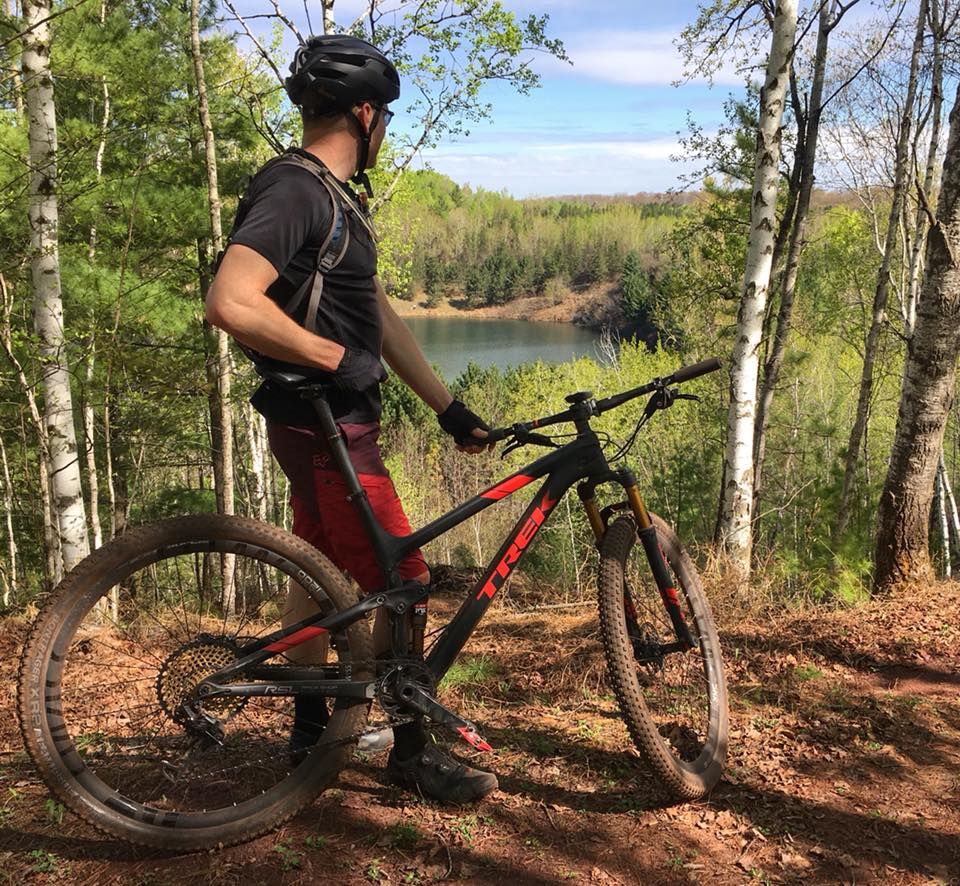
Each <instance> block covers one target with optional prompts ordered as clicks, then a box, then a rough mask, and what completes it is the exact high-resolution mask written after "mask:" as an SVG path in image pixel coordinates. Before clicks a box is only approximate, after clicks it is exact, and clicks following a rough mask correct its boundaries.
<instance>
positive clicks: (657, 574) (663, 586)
mask: <svg viewBox="0 0 960 886" xmlns="http://www.w3.org/2000/svg"><path fill="white" fill-rule="evenodd" d="M622 473H623V481H624V482H623V485H624V488H625V490H626V493H627V502H628V504H629V505H630V510H631V511H632V513H633V518H634V520H635V521H636V524H637V536H638V537H639V539H640V544H642V545H643V550H644V553H645V554H646V555H647V562H648V563H649V564H650V571H651V572H653V579H654V581H655V582H656V583H657V590H659V591H660V599H661V600H662V601H663V605H664V608H665V609H666V610H667V615H669V616H670V622H671V624H672V625H673V631H674V633H675V634H676V635H677V640H679V641H680V645H681V646H682V647H683V648H684V649H693V648H694V647H695V646H696V645H697V643H696V641H695V640H694V639H693V635H692V634H691V633H690V627H689V625H688V624H687V620H686V619H685V618H684V616H683V610H682V609H681V607H680V595H679V593H678V591H677V588H676V586H675V585H674V583H673V579H672V578H671V576H670V570H669V568H668V567H667V561H666V557H664V554H663V551H662V550H661V549H660V544H659V543H658V542H657V530H656V527H655V526H654V525H653V521H652V520H651V519H650V514H649V512H648V511H647V506H646V505H645V504H644V501H643V497H642V496H641V495H640V490H639V489H638V488H637V482H636V478H635V477H634V476H633V472H632V471H629V470H626V471H623V472H622ZM577 491H578V492H579V494H580V500H581V501H582V502H583V506H584V509H585V510H586V512H587V519H588V520H589V522H590V528H591V529H592V530H593V534H594V536H596V539H597V542H598V543H599V542H600V540H601V538H602V537H603V534H604V532H606V526H605V525H604V521H603V517H602V516H601V514H600V510H599V508H598V507H597V502H596V499H595V498H594V491H593V489H592V488H591V487H590V486H589V485H588V484H584V485H582V486H581V487H580V488H579V489H578V490H577Z"/></svg>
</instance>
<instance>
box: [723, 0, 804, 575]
mask: <svg viewBox="0 0 960 886" xmlns="http://www.w3.org/2000/svg"><path fill="white" fill-rule="evenodd" d="M796 30H797V0H780V2H778V3H777V10H776V14H775V16H774V22H773V37H772V40H771V44H770V56H769V58H768V59H767V72H766V77H765V80H764V85H763V89H762V90H761V92H760V116H759V127H758V129H757V155H756V168H755V172H754V179H753V200H752V203H751V211H750V243H749V246H748V248H747V263H746V271H745V273H744V282H743V292H742V295H741V299H740V311H739V314H738V316H737V338H736V343H735V345H734V350H733V357H732V360H731V366H730V409H729V413H728V416H727V446H726V453H725V456H724V489H723V505H722V511H721V516H720V533H719V535H720V542H721V544H722V545H723V546H724V547H725V548H726V550H727V551H728V552H729V553H730V554H731V556H732V557H733V559H734V561H735V562H736V563H737V565H738V566H739V567H740V569H741V572H742V574H743V575H744V576H746V575H748V574H749V572H750V553H751V548H752V541H753V536H752V530H751V518H752V511H753V435H754V426H755V420H756V409H757V376H758V367H759V347H760V339H761V333H762V330H763V315H764V311H765V309H766V304H767V290H768V289H769V286H770V271H771V266H772V261H773V244H774V232H775V230H776V204H777V185H778V164H779V161H780V124H781V121H782V120H783V106H784V99H785V97H786V91H787V84H788V80H789V68H790V57H791V54H792V52H793V41H794V36H795V34H796Z"/></svg>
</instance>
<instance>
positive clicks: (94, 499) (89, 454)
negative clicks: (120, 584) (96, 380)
mask: <svg viewBox="0 0 960 886" xmlns="http://www.w3.org/2000/svg"><path fill="white" fill-rule="evenodd" d="M93 235H94V229H92V228H91V237H93ZM95 360H96V352H95V350H94V345H93V344H92V343H91V345H90V356H89V358H88V359H87V374H86V381H87V386H86V402H85V403H84V404H83V442H84V446H83V448H84V454H85V455H86V460H87V487H88V489H89V491H90V528H91V529H92V530H93V547H94V550H96V549H97V548H99V547H100V546H101V545H102V544H103V529H102V527H101V525H100V481H99V478H98V476H97V450H96V442H95V436H96V421H95V419H94V415H93V403H92V402H91V401H90V392H91V391H92V390H93V364H94V361H95Z"/></svg>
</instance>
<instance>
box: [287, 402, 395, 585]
mask: <svg viewBox="0 0 960 886" xmlns="http://www.w3.org/2000/svg"><path fill="white" fill-rule="evenodd" d="M300 396H301V397H303V398H304V399H305V400H309V401H310V403H311V404H312V405H313V408H314V409H315V410H316V413H317V415H318V416H319V418H320V429H321V430H322V431H323V436H324V437H325V438H326V441H327V445H328V446H329V447H330V454H331V455H332V456H333V461H334V464H335V465H336V466H337V470H338V471H339V472H340V475H341V476H342V477H343V479H344V482H345V483H346V484H347V491H348V493H349V495H348V496H347V498H348V500H349V501H350V503H351V504H352V505H353V506H354V507H355V508H356V509H357V513H358V514H359V516H360V522H361V524H362V525H363V528H364V531H365V532H366V534H367V538H368V539H369V540H370V544H371V545H372V546H373V552H374V555H375V556H376V558H377V562H378V563H379V564H380V568H381V569H382V570H383V574H384V575H385V576H387V577H388V578H389V579H390V581H391V583H396V582H398V581H399V576H398V575H397V576H396V578H395V573H396V563H395V561H394V559H393V558H392V557H391V555H390V552H389V550H388V545H387V535H386V532H385V531H384V529H383V527H382V526H381V525H380V523H379V521H378V520H377V517H376V515H375V514H374V513H373V508H372V507H371V506H370V500H369V498H367V493H366V490H365V489H364V488H363V486H362V485H361V483H360V478H359V477H358V476H357V471H356V469H355V468H354V466H353V462H352V461H350V453H349V452H348V451H347V444H346V442H344V439H343V434H341V433H340V428H338V427H337V423H336V421H335V420H334V417H333V412H331V410H330V404H329V403H328V402H327V399H326V397H325V396H324V389H323V387H322V386H321V385H309V386H306V387H304V388H301V390H300Z"/></svg>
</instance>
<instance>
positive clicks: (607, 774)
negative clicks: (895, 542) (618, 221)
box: [0, 583, 960, 886]
mask: <svg viewBox="0 0 960 886" xmlns="http://www.w3.org/2000/svg"><path fill="white" fill-rule="evenodd" d="M440 603H441V606H440V608H443V601H440ZM447 605H452V603H450V601H447ZM515 607H516V603H514V604H512V606H511V604H510V603H509V600H508V601H507V603H506V604H504V603H500V602H498V603H497V604H495V605H494V607H493V608H492V609H491V611H490V612H489V614H488V617H487V619H486V620H485V621H484V622H483V623H482V625H481V628H480V630H479V631H478V633H477V634H476V635H475V636H474V637H473V639H472V640H471V642H470V644H469V646H468V647H467V651H468V654H469V656H470V658H469V659H468V661H467V666H466V667H464V668H463V669H461V671H459V672H458V673H459V682H458V681H454V682H455V683H457V685H455V686H454V687H452V688H451V689H449V690H447V691H446V694H445V698H446V699H447V701H448V702H450V703H453V704H454V705H455V706H456V707H457V708H458V709H459V710H461V711H462V712H463V713H464V714H465V715H466V716H468V717H470V718H472V719H475V720H476V721H477V722H478V723H480V724H481V728H482V731H483V732H484V734H485V735H486V736H487V737H488V738H489V739H490V740H491V742H492V743H493V745H494V746H495V748H496V750H495V752H494V753H492V754H488V755H486V756H484V757H483V758H482V760H481V761H480V762H479V763H478V765H486V766H489V767H490V768H492V769H494V770H495V771H496V772H497V773H498V775H499V776H500V790H499V791H497V792H496V793H494V794H493V795H491V796H490V797H489V798H488V799H486V800H485V801H484V802H483V803H481V804H479V805H478V806H476V807H475V808H448V807H441V806H438V805H435V804H433V803H429V802H424V801H423V800H421V799H419V798H417V797H414V796H412V795H411V794H409V793H405V792H400V791H398V790H397V789H395V788H392V787H389V786H387V785H386V784H385V783H384V780H383V777H382V770H383V763H384V758H385V755H381V756H375V757H372V758H369V759H364V758H361V757H357V758H355V761H354V765H353V766H352V767H351V768H349V769H348V770H346V771H345V772H344V773H343V775H342V776H341V780H340V783H339V785H338V787H336V788H334V789H331V790H329V791H327V792H326V793H325V794H324V795H322V796H321V798H320V799H318V800H317V801H316V802H315V804H314V805H313V806H312V807H310V808H309V809H308V810H307V811H306V812H305V813H303V814H301V815H300V816H298V817H297V818H295V819H294V820H293V821H292V822H290V823H289V824H287V825H285V826H284V827H283V828H282V829H281V830H280V831H278V832H276V833H273V834H270V835H269V836H266V837H263V838H261V839H259V840H256V841H254V842H252V843H249V844H247V845H244V846H239V847H235V848H232V849H227V850H224V851H221V852H214V853H209V854H199V855H193V856H180V857H177V856H164V855H162V854H157V853H150V852H145V851H138V850H135V849H132V848H130V847H129V846H126V845H124V844H122V843H119V842H117V841H114V840H111V839H109V838H106V837H103V836H102V835H99V834H97V833H96V832H94V831H92V830H91V829H89V828H88V827H86V826H85V825H84V824H83V823H81V822H80V821H79V820H78V819H77V818H76V817H75V816H73V815H72V814H70V813H67V814H66V815H65V816H64V815H63V812H62V809H60V808H59V807H58V806H56V805H55V804H54V803H53V802H52V801H50V802H47V801H48V794H47V791H46V789H45V788H44V786H43V785H42V784H41V783H39V781H38V780H37V777H36V776H35V774H34V772H33V770H32V768H31V766H30V764H29V762H28V760H27V758H26V756H25V754H24V753H23V750H22V745H21V743H20V738H19V735H18V733H17V729H16V725H15V722H14V694H15V686H14V681H15V667H16V657H17V654H18V651H19V647H20V644H21V642H22V639H23V636H24V632H25V628H24V624H23V623H22V622H19V621H15V620H8V621H7V622H3V623H0V653H2V654H0V882H3V881H4V879H5V880H6V882H11V883H48V882H54V883H84V884H97V886H101V884H113V883H117V884H124V886H128V884H132V886H163V884H180V883H183V882H186V881H189V882H190V883H192V884H197V886H200V884H234V883H236V884H241V883H242V884H261V883H263V884H266V883H269V884H272V886H281V884H284V886H285V884H310V883H321V882H333V883H337V884H340V883H344V884H361V883H363V884H370V883H389V884H397V883H429V882H434V881H437V880H445V881H457V882H461V883H470V884H487V883H509V884H510V886H527V884H529V886H534V884H536V886H541V884H555V883H567V882H573V883H600V884H641V883H644V884H661V883H662V884H674V883H704V884H728V883H754V882H756V883H796V884H801V883H802V884H811V883H824V884H827V883H829V884H835V883H836V884H839V883H855V884H860V883H883V884H921V883H960V584H949V583H946V584H939V585H931V586H927V587H924V588H922V589H918V590H916V591H914V592H911V593H905V594H902V595H900V596H898V597H896V598H895V599H891V600H886V601H883V602H877V603H870V604H867V605H863V606H859V607H856V608H853V609H846V610H807V611H805V612H800V613H790V614H786V615H781V616H778V617H776V618H750V619H747V620H742V619H741V620H737V619H734V618H732V617H731V616H729V615H727V616H725V617H723V618H721V624H722V630H721V636H722V641H723V646H724V650H725V653H724V654H725V656H726V661H727V673H728V683H729V689H730V704H731V717H732V724H731V737H730V759H729V766H728V770H727V774H726V776H725V778H724V780H723V781H722V782H721V784H720V785H719V786H718V787H717V788H716V790H715V791H714V792H713V794H712V795H711V796H710V797H709V799H707V800H705V801H702V802H697V803H685V804H680V805H670V804H669V803H668V802H667V801H666V800H665V799H664V797H663V796H662V795H661V793H660V792H659V790H658V787H657V784H656V782H655V781H654V780H653V779H652V778H651V777H650V776H648V775H647V774H646V773H645V771H644V769H643V766H642V764H641V763H640V761H639V760H638V758H637V757H636V756H635V754H634V753H633V752H632V750H629V749H628V748H629V740H628V737H627V734H626V730H625V728H624V727H623V726H622V724H621V723H620V721H619V719H618V718H617V715H616V712H615V705H614V702H613V699H612V696H610V694H609V690H608V689H607V688H606V686H605V684H604V678H603V664H602V657H601V649H600V644H599V639H598V626H597V620H596V615H595V613H594V611H593V609H592V607H590V606H584V607H583V608H579V607H576V608H570V609H556V610H551V611H549V612H547V611H540V612H521V611H517V609H516V608H515ZM722 608H724V609H725V608H727V607H725V606H724V607H722ZM463 747H466V746H463ZM467 756H473V755H472V752H471V754H469V755H467ZM465 758H466V757H465Z"/></svg>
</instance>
